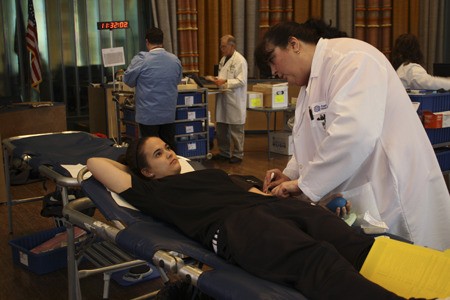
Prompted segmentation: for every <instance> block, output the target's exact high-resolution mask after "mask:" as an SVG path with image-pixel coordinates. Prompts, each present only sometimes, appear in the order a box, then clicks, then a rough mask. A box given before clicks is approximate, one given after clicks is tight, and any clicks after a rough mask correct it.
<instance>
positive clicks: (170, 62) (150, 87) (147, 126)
mask: <svg viewBox="0 0 450 300" xmlns="http://www.w3.org/2000/svg"><path fill="white" fill-rule="evenodd" d="M163 40H164V34H163V32H162V31H161V29H159V28H156V27H154V28H151V29H149V30H148V31H147V34H146V35H145V43H146V46H147V51H142V52H139V53H138V54H137V55H136V56H135V57H133V59H132V60H131V63H130V65H129V66H128V68H127V69H126V71H125V73H124V77H123V81H124V82H125V83H126V84H127V85H129V86H131V87H136V92H135V93H136V94H135V105H136V116H135V121H136V122H137V123H138V124H139V131H140V135H141V136H159V137H161V138H162V139H163V140H164V141H166V142H167V143H168V144H169V145H170V146H171V147H175V140H174V136H175V125H174V121H175V114H176V105H177V98H178V89H177V86H178V84H179V83H180V81H181V79H182V67H181V62H180V60H179V59H178V57H176V56H175V55H174V54H172V53H170V52H167V51H166V50H165V49H164V47H163Z"/></svg>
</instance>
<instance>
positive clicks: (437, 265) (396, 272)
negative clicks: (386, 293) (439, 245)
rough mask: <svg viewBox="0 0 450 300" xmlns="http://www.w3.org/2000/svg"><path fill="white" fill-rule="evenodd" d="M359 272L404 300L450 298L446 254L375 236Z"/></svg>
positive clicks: (448, 255)
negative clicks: (413, 299)
mask: <svg viewBox="0 0 450 300" xmlns="http://www.w3.org/2000/svg"><path fill="white" fill-rule="evenodd" d="M360 273H361V274H362V275H363V276H364V277H366V278H367V279H369V280H370V281H373V282H375V283H377V284H379V285H381V286H382V287H384V288H386V289H388V290H390V291H392V292H394V293H396V294H397V295H399V296H401V297H405V298H411V297H415V298H426V299H433V298H445V297H449V296H450V251H449V250H447V251H445V252H442V251H438V250H434V249H430V248H425V247H422V246H417V245H411V244H408V243H404V242H400V241H396V240H392V239H389V238H387V237H379V238H377V239H376V240H375V243H374V244H373V246H372V249H371V250H370V252H369V255H368V256H367V258H366V261H365V262H364V265H363V267H362V268H361V271H360Z"/></svg>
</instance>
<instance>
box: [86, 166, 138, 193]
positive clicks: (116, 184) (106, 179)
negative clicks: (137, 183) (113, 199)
mask: <svg viewBox="0 0 450 300" xmlns="http://www.w3.org/2000/svg"><path fill="white" fill-rule="evenodd" d="M87 167H88V169H89V171H90V172H91V173H92V175H93V176H94V177H95V179H97V180H98V181H100V182H101V183H102V184H103V185H104V186H106V187H107V188H108V189H110V190H111V191H113V192H115V193H121V192H123V191H125V190H127V189H129V188H130V187H131V175H130V173H129V171H128V167H127V166H125V165H123V164H121V163H119V162H117V161H114V160H111V159H108V158H103V157H92V158H89V159H88V161H87Z"/></svg>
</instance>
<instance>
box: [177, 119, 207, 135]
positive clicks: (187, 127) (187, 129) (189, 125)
mask: <svg viewBox="0 0 450 300" xmlns="http://www.w3.org/2000/svg"><path fill="white" fill-rule="evenodd" d="M201 131H203V126H202V122H201V121H193V122H183V123H175V134H190V133H197V132H201Z"/></svg>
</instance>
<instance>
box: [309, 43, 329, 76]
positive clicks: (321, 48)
mask: <svg viewBox="0 0 450 300" xmlns="http://www.w3.org/2000/svg"><path fill="white" fill-rule="evenodd" d="M327 44H328V40H327V39H323V38H321V39H320V40H319V41H318V42H317V45H316V50H315V51H314V56H313V60H312V64H311V74H310V75H309V78H313V77H317V76H319V72H320V69H321V65H322V62H323V58H324V56H325V49H326V47H327Z"/></svg>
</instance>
